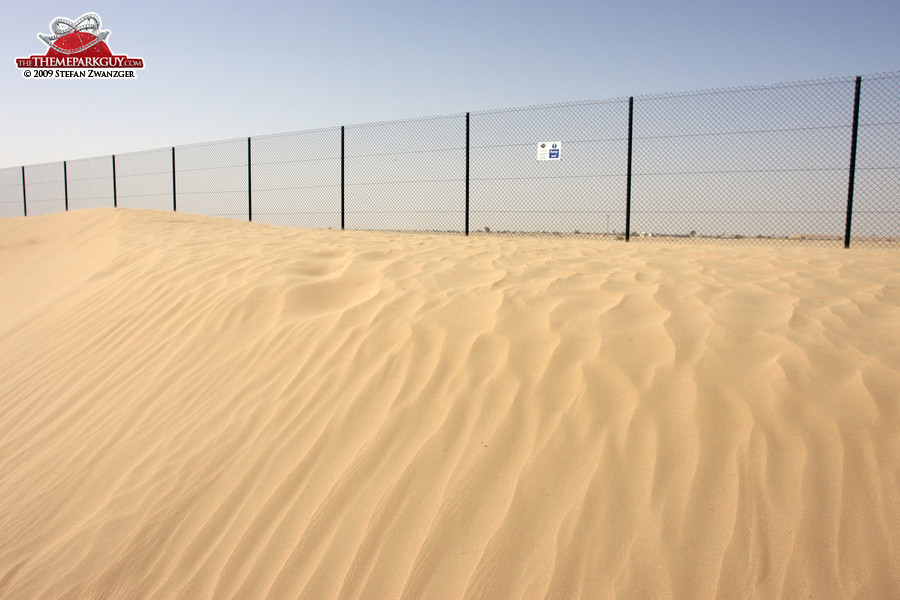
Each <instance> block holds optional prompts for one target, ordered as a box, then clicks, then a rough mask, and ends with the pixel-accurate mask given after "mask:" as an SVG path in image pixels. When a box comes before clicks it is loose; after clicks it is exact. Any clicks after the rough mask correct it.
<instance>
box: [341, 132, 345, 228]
mask: <svg viewBox="0 0 900 600" xmlns="http://www.w3.org/2000/svg"><path fill="white" fill-rule="evenodd" d="M343 229H344V126H343V125H341V231H343Z"/></svg>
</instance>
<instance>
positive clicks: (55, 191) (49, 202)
mask: <svg viewBox="0 0 900 600" xmlns="http://www.w3.org/2000/svg"><path fill="white" fill-rule="evenodd" d="M25 186H26V191H27V198H28V215H29V216H37V215H48V214H51V213H57V212H64V211H65V210H66V191H65V186H64V185H63V164H62V163H61V162H58V163H46V164H43V165H28V166H26V167H25Z"/></svg>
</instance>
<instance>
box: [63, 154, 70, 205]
mask: <svg viewBox="0 0 900 600" xmlns="http://www.w3.org/2000/svg"><path fill="white" fill-rule="evenodd" d="M63 194H64V195H65V198H66V212H69V171H68V169H66V161H63Z"/></svg>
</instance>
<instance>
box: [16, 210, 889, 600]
mask: <svg viewBox="0 0 900 600" xmlns="http://www.w3.org/2000/svg"><path fill="white" fill-rule="evenodd" d="M898 390H900V256H898V254H897V253H896V251H888V250H858V249H855V250H850V251H845V250H842V249H835V250H830V249H821V248H791V249H783V248H778V249H770V248H759V247H748V248H741V247H734V246H729V247H713V246H704V247H690V246H678V245H666V244H659V245H655V244H654V245H653V246H647V245H626V244H621V243H615V244H613V243H598V242H596V241H592V242H585V241H579V240H552V239H551V240H546V239H541V240H535V239H515V238H504V237H496V238H486V237H473V238H469V239H465V238H462V237H455V236H427V235H416V234H391V233H383V232H379V233H369V232H328V231H299V230H290V229H278V228H272V227H265V226H259V225H252V224H247V223H240V222H236V221H228V220H219V219H210V218H205V217H194V216H190V215H184V214H174V213H157V212H151V211H130V210H113V209H109V210H92V211H81V212H72V213H68V214H64V215H49V216H44V217H31V218H13V219H3V220H0V507H2V508H0V598H29V599H50V598H159V599H173V598H185V599H187V598H216V599H221V598H273V599H275V598H279V599H280V598H314V599H321V598H347V599H350V598H407V599H414V598H441V599H447V598H684V599H704V598H750V597H753V598H807V597H815V598H897V597H900V392H898Z"/></svg>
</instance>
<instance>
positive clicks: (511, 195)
mask: <svg viewBox="0 0 900 600" xmlns="http://www.w3.org/2000/svg"><path fill="white" fill-rule="evenodd" d="M470 129H471V138H472V139H471V156H470V161H471V188H472V190H471V219H472V229H473V230H474V231H479V232H483V233H493V232H500V233H525V234H530V235H561V234H571V235H581V234H587V233H591V234H599V235H604V236H612V235H616V233H617V232H618V233H619V234H624V232H625V203H624V200H625V196H626V160H625V159H626V155H627V149H628V99H623V100H611V101H606V102H574V103H566V104H556V105H545V106H534V107H528V108H519V109H507V110H491V111H483V112H475V113H472V114H471V122H470ZM554 142H555V143H557V144H558V145H559V148H558V150H559V155H558V156H559V160H551V159H549V155H548V159H547V160H538V151H539V149H540V148H539V145H540V144H541V143H547V144H552V143H554Z"/></svg>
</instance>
